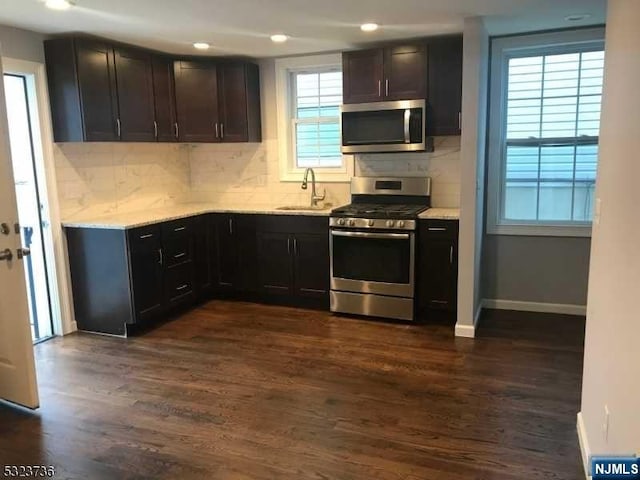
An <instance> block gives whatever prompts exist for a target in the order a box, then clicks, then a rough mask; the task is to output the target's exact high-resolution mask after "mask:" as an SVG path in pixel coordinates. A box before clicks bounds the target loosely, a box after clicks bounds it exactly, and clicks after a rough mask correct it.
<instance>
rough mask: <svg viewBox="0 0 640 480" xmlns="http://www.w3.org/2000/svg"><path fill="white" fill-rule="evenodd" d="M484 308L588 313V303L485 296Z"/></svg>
mask: <svg viewBox="0 0 640 480" xmlns="http://www.w3.org/2000/svg"><path fill="white" fill-rule="evenodd" d="M482 306H483V307H484V308H494V309H496V310H517V311H520V312H540V313H561V314H564V315H582V316H584V315H586V314H587V307H586V305H571V304H564V303H540V302H522V301H518V300H497V299H491V298H485V299H484V300H482Z"/></svg>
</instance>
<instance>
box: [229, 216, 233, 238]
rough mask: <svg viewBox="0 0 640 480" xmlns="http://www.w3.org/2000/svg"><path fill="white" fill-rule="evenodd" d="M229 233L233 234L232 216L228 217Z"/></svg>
mask: <svg viewBox="0 0 640 480" xmlns="http://www.w3.org/2000/svg"><path fill="white" fill-rule="evenodd" d="M229 234H230V235H233V218H230V219H229Z"/></svg>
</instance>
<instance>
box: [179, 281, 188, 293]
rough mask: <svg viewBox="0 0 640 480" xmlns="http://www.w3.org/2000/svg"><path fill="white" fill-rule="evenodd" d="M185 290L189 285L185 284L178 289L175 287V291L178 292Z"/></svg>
mask: <svg viewBox="0 0 640 480" xmlns="http://www.w3.org/2000/svg"><path fill="white" fill-rule="evenodd" d="M185 288H189V285H188V284H186V283H185V284H184V285H180V286H179V287H176V290H177V291H178V292H179V291H181V290H184V289H185Z"/></svg>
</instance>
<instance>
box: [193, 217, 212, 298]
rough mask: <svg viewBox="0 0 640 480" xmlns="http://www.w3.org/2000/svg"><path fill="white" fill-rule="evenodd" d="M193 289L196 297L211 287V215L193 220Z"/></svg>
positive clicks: (205, 292) (209, 291) (202, 294)
mask: <svg viewBox="0 0 640 480" xmlns="http://www.w3.org/2000/svg"><path fill="white" fill-rule="evenodd" d="M193 225H194V240H193V241H194V258H196V259H197V262H196V263H195V290H196V295H197V296H198V297H202V296H204V295H207V294H209V293H211V291H212V289H213V272H214V269H215V268H216V267H215V264H214V262H213V252H214V231H215V230H214V223H213V218H212V216H211V215H199V216H197V217H196V218H194V220H193Z"/></svg>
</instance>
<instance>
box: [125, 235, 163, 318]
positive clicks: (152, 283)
mask: <svg viewBox="0 0 640 480" xmlns="http://www.w3.org/2000/svg"><path fill="white" fill-rule="evenodd" d="M129 248H130V261H131V281H132V284H133V304H134V310H135V316H136V319H137V320H145V319H147V318H150V317H152V316H154V315H155V314H157V313H158V312H160V311H161V310H162V309H163V307H164V281H163V257H162V242H161V239H160V228H159V227H157V226H154V227H149V228H139V229H135V230H132V231H131V233H130V234H129Z"/></svg>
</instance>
